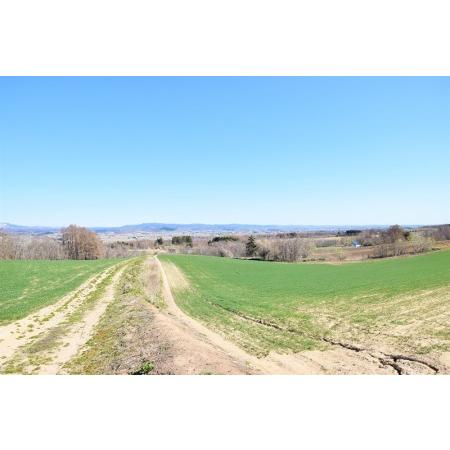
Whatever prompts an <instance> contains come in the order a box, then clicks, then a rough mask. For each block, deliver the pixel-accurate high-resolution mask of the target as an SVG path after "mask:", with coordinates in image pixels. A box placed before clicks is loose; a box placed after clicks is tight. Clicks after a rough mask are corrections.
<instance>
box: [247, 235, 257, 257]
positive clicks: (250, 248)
mask: <svg viewBox="0 0 450 450" xmlns="http://www.w3.org/2000/svg"><path fill="white" fill-rule="evenodd" d="M257 249H258V246H257V245H256V242H255V238H254V237H253V235H252V236H250V237H249V238H248V241H247V244H245V253H246V255H247V256H255V254H256V250H257Z"/></svg>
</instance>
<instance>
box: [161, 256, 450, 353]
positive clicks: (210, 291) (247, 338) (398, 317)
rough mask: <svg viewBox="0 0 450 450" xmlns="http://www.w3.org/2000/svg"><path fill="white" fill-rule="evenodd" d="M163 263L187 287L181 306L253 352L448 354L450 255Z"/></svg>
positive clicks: (180, 293)
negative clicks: (360, 349)
mask: <svg viewBox="0 0 450 450" xmlns="http://www.w3.org/2000/svg"><path fill="white" fill-rule="evenodd" d="M159 258H160V259H161V261H162V262H163V264H165V265H166V267H167V265H168V264H169V265H170V264H171V263H173V264H175V265H176V266H177V267H178V268H179V269H181V271H182V272H183V273H184V275H185V277H186V278H187V280H188V282H189V284H190V287H189V288H183V289H177V288H176V286H173V291H174V294H175V297H176V301H177V303H178V305H179V306H180V307H181V308H182V309H183V310H184V311H185V312H187V313H188V314H190V315H191V316H193V317H195V318H197V319H199V320H201V321H202V322H204V323H206V324H207V325H208V326H210V327H211V328H213V329H216V330H217V331H220V332H222V333H223V334H225V335H227V336H228V337H230V338H231V339H232V340H234V341H235V342H236V343H238V344H239V345H241V346H242V347H244V348H245V349H247V350H248V351H250V352H253V353H255V354H259V355H264V354H267V353H268V352H269V351H271V350H274V351H278V352H286V351H301V350H306V349H317V348H324V347H326V346H327V344H326V343H325V342H324V340H323V337H328V338H329V337H331V338H339V339H340V340H341V341H347V342H360V343H369V342H370V343H373V342H383V343H386V342H389V344H390V345H394V346H396V347H401V348H406V349H408V350H410V351H414V352H421V353H426V352H429V351H433V350H436V351H439V350H445V349H448V348H449V343H450V330H449V326H448V324H449V323H450V315H449V312H450V252H449V251H442V252H436V253H431V254H427V255H421V256H415V257H406V258H398V259H389V260H377V261H367V262H361V263H350V264H340V265H331V264H305V263H300V264H283V263H273V262H260V261H246V260H235V259H229V258H216V257H207V256H190V255H161V256H159Z"/></svg>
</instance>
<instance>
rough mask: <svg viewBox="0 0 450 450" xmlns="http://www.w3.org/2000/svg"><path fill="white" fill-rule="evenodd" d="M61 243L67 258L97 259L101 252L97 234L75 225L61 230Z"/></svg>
mask: <svg viewBox="0 0 450 450" xmlns="http://www.w3.org/2000/svg"><path fill="white" fill-rule="evenodd" d="M62 243H63V247H64V249H65V251H66V252H67V256H68V258H69V259H98V258H100V256H101V253H102V243H101V241H100V239H99V237H98V236H97V234H96V233H94V232H92V231H89V230H88V229H87V228H83V227H78V226H76V225H69V226H68V227H67V228H64V229H63V230H62Z"/></svg>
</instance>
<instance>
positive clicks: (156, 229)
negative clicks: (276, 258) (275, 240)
mask: <svg viewBox="0 0 450 450" xmlns="http://www.w3.org/2000/svg"><path fill="white" fill-rule="evenodd" d="M385 227H386V226H385V225H252V224H236V223H233V224H203V223H191V224H178V223H141V224H138V225H123V226H120V227H89V228H90V229H91V230H92V231H95V232H97V233H113V234H123V233H154V234H158V233H170V234H172V233H183V234H185V233H193V234H199V233H201V234H222V233H289V232H295V231H297V232H307V231H328V232H334V231H345V230H348V229H359V230H364V229H369V228H385ZM60 230H61V227H44V226H25V225H13V224H10V223H0V231H3V232H6V233H15V234H36V235H45V234H53V233H58V232H59V231H60Z"/></svg>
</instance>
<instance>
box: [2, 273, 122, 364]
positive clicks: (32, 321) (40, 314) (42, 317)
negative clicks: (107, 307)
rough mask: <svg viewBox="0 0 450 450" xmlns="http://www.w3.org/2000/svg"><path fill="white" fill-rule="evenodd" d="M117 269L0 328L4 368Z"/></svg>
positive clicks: (94, 277)
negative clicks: (13, 357) (27, 345)
mask: <svg viewBox="0 0 450 450" xmlns="http://www.w3.org/2000/svg"><path fill="white" fill-rule="evenodd" d="M113 270H114V267H110V268H108V269H106V270H104V271H103V272H101V273H100V274H97V275H94V276H93V277H91V278H90V279H89V280H87V281H86V282H84V283H83V284H82V285H80V286H79V287H78V288H77V289H75V290H74V291H72V292H70V293H69V294H67V295H66V296H64V297H63V298H61V299H60V300H58V301H57V302H56V303H54V304H52V305H49V306H46V307H44V308H42V309H40V310H39V311H37V312H35V313H32V314H30V315H29V316H27V317H24V318H23V319H20V320H17V321H15V322H13V323H10V324H8V325H5V326H2V327H0V369H1V367H2V366H3V365H4V364H5V363H6V362H7V361H8V359H9V358H10V357H12V356H13V355H14V353H15V352H16V350H17V349H18V348H20V347H21V346H23V345H26V344H28V343H29V342H30V341H31V340H32V339H33V338H35V337H36V336H38V335H40V334H42V333H45V332H46V331H48V330H50V329H52V328H54V327H56V326H58V325H59V324H60V323H62V322H63V321H64V320H65V319H66V317H68V315H70V313H71V312H72V311H74V310H75V309H77V308H78V307H79V306H80V305H81V304H82V303H83V302H84V300H85V298H86V297H87V296H88V295H89V294H90V293H91V292H93V291H95V289H97V287H98V285H99V284H100V283H101V282H102V281H103V280H104V279H105V278H106V277H107V276H108V275H109V274H110V273H111V272H112V271H113Z"/></svg>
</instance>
